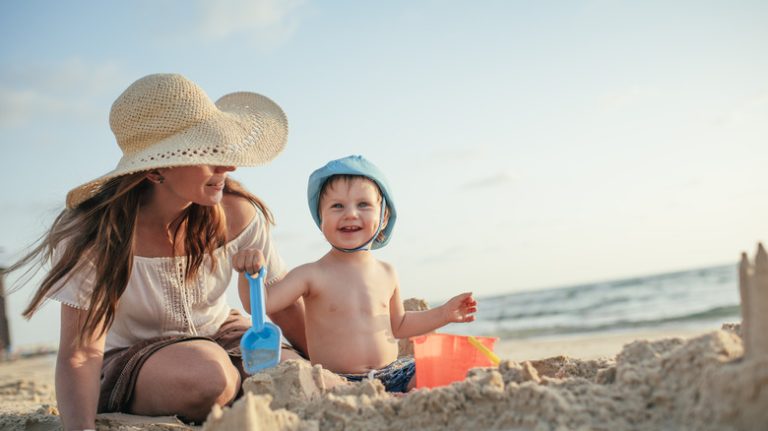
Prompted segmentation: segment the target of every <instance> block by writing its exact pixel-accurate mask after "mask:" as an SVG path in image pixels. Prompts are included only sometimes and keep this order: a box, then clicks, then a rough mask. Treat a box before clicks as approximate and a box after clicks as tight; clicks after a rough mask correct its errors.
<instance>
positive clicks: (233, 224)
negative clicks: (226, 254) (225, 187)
mask: <svg viewBox="0 0 768 431" xmlns="http://www.w3.org/2000/svg"><path fill="white" fill-rule="evenodd" d="M221 207H222V209H223V210H224V215H225V216H226V220H227V240H232V239H234V238H236V237H237V236H238V235H239V234H240V233H241V232H242V231H244V230H245V229H246V228H247V227H248V226H249V225H250V224H251V223H253V222H254V218H256V217H257V216H258V215H259V211H258V209H257V208H256V207H255V206H254V205H253V203H252V202H251V201H249V200H248V199H246V198H244V197H242V196H237V195H229V194H225V195H224V197H223V198H222V199H221Z"/></svg>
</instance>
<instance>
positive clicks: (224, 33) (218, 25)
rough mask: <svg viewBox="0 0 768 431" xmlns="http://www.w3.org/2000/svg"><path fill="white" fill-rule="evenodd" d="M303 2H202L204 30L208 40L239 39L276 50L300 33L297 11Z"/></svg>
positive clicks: (279, 0)
mask: <svg viewBox="0 0 768 431" xmlns="http://www.w3.org/2000/svg"><path fill="white" fill-rule="evenodd" d="M303 3H304V1H303V0H226V1H222V0H219V1H215V2H213V1H206V0H201V2H200V7H201V12H202V16H203V18H202V19H203V22H202V25H201V29H202V32H203V37H204V38H206V39H208V40H221V39H227V38H231V37H235V36H237V37H238V38H240V39H241V40H242V39H245V40H250V41H252V42H254V43H255V44H256V45H257V46H259V47H262V48H272V47H274V46H276V45H279V44H280V43H282V42H283V41H285V40H286V39H288V38H289V37H290V36H291V35H292V34H293V32H294V31H295V29H296V26H297V25H298V20H297V18H296V11H297V10H298V9H299V7H300V6H301V5H302V4H303Z"/></svg>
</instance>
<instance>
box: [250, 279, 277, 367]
mask: <svg viewBox="0 0 768 431" xmlns="http://www.w3.org/2000/svg"><path fill="white" fill-rule="evenodd" d="M266 274H267V269H266V268H265V267H263V266H262V267H261V269H260V270H259V274H258V275H257V276H256V277H255V278H254V277H252V276H251V274H248V273H245V277H246V278H247V279H248V283H249V284H250V287H251V322H252V324H253V326H252V327H251V329H249V330H247V331H246V332H245V334H243V337H242V338H241V339H240V351H241V352H242V353H243V368H245V371H246V372H247V373H248V374H255V373H256V372H258V371H259V370H263V369H264V368H270V367H274V366H275V365H277V364H278V363H279V362H280V339H281V335H282V334H281V332H280V328H278V327H277V326H276V325H275V324H274V323H270V322H266V321H265V320H266V319H265V318H266V313H265V310H264V308H265V307H264V290H263V289H264V278H265V277H266Z"/></svg>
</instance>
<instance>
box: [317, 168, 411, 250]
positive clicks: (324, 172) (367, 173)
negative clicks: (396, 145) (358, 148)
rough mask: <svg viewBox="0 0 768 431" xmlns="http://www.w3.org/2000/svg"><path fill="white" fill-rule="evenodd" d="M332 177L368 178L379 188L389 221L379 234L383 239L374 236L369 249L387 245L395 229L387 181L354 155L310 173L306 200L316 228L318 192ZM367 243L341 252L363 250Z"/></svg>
mask: <svg viewBox="0 0 768 431" xmlns="http://www.w3.org/2000/svg"><path fill="white" fill-rule="evenodd" d="M334 175H358V176H361V177H365V178H368V179H369V180H371V181H373V182H374V183H376V185H377V186H379V190H381V194H382V203H383V204H386V207H387V208H389V221H388V222H387V226H386V227H385V228H384V229H383V230H381V232H383V233H384V235H383V236H384V238H383V239H382V240H381V241H379V240H378V239H376V236H378V234H377V235H374V238H372V241H373V244H372V245H371V248H373V249H377V248H381V247H384V246H385V245H387V243H388V242H389V239H390V237H391V236H392V229H393V228H394V227H395V220H396V219H397V211H396V210H395V201H394V200H393V199H392V193H391V192H390V191H389V184H388V183H387V179H386V177H385V176H384V174H383V173H382V172H381V171H380V170H379V168H377V167H376V165H374V164H373V163H371V162H369V161H368V160H366V159H365V158H364V157H363V156H357V155H354V156H347V157H344V158H341V159H337V160H331V161H330V162H328V164H326V165H325V166H323V167H322V168H320V169H318V170H316V171H315V172H312V175H310V176H309V184H308V186H307V200H308V201H309V212H310V213H312V218H313V219H314V220H315V224H316V225H317V227H320V224H321V221H320V211H319V205H320V190H322V188H323V185H324V184H325V182H326V181H328V179H330V178H331V177H332V176H334ZM383 209H384V207H382V214H384V211H383ZM383 221H384V220H383V216H382V220H381V222H382V223H383ZM369 243H370V242H369ZM369 243H366V244H363V246H361V247H358V248H357V249H352V250H347V249H343V250H344V251H357V250H361V249H365V248H367V246H368V244H369Z"/></svg>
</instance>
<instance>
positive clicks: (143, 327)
mask: <svg viewBox="0 0 768 431" xmlns="http://www.w3.org/2000/svg"><path fill="white" fill-rule="evenodd" d="M256 214H257V215H256V216H255V217H254V218H253V220H251V222H250V223H249V224H248V226H247V227H246V228H245V229H244V230H243V231H242V232H241V233H240V234H239V235H238V236H237V237H236V238H234V239H233V240H231V241H230V242H228V243H227V244H225V245H224V246H222V247H219V248H218V249H216V250H215V251H214V252H213V253H214V256H215V257H216V267H215V268H214V269H213V270H212V269H211V265H210V256H206V257H205V261H204V263H203V265H201V267H200V269H199V270H198V272H197V276H196V278H195V279H194V280H191V281H189V282H186V283H185V281H184V271H185V268H186V257H185V256H181V257H141V256H134V258H133V268H132V271H131V276H130V278H129V280H128V285H127V286H126V288H125V291H124V292H123V295H122V296H121V297H120V300H119V302H118V305H117V309H116V311H115V320H114V322H113V324H112V326H111V327H110V328H109V330H108V332H107V339H106V345H105V351H108V350H111V349H116V348H121V347H128V346H131V345H133V344H135V343H137V342H139V341H142V340H146V339H149V338H154V337H159V336H167V335H203V336H207V335H213V334H214V333H216V331H217V330H218V328H219V326H221V324H222V323H223V322H224V320H226V318H227V316H228V315H229V312H230V307H229V305H227V301H226V295H225V292H226V290H227V287H228V286H229V283H230V280H231V279H232V272H233V271H232V255H234V254H235V253H237V252H238V251H239V250H242V249H244V248H259V249H261V250H262V252H263V253H264V258H265V260H266V266H267V274H268V280H267V284H270V283H273V282H274V281H276V280H278V279H280V278H282V277H283V276H284V275H285V272H286V268H285V263H284V262H283V260H282V258H281V257H280V255H279V254H278V252H277V250H276V249H275V247H274V245H273V244H272V241H271V237H270V226H269V223H267V221H266V220H265V219H264V215H263V214H262V213H261V211H256ZM54 259H55V253H54ZM92 270H93V266H92V265H91V266H90V268H89V267H88V266H87V265H86V266H85V268H84V269H83V270H80V271H78V272H76V273H73V274H70V276H69V277H66V278H65V279H63V280H61V281H60V282H59V283H58V284H57V286H54V289H52V290H51V293H50V294H49V295H48V297H49V298H50V299H53V300H56V301H59V302H61V303H63V304H67V305H69V306H71V307H75V308H79V309H85V310H87V309H88V308H89V303H90V296H91V293H92V292H93V287H94V285H93V283H94V278H95V275H94V273H93V271H92Z"/></svg>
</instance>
